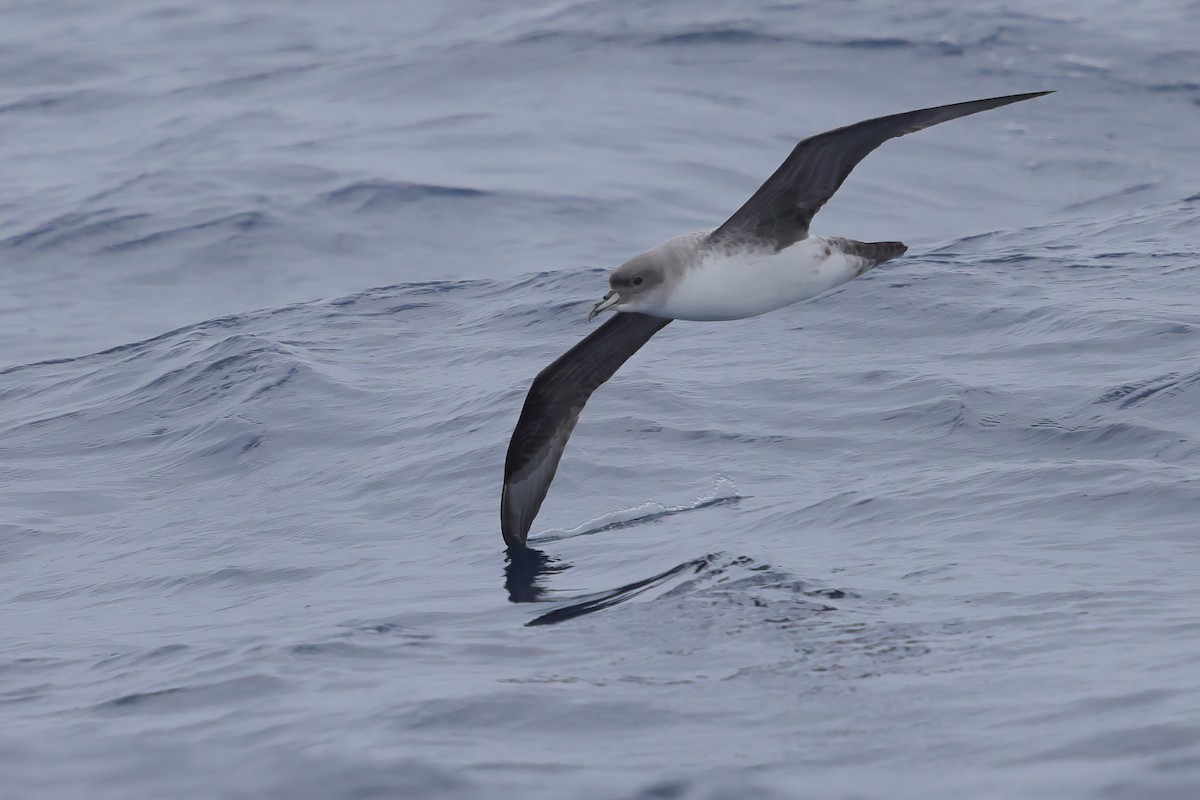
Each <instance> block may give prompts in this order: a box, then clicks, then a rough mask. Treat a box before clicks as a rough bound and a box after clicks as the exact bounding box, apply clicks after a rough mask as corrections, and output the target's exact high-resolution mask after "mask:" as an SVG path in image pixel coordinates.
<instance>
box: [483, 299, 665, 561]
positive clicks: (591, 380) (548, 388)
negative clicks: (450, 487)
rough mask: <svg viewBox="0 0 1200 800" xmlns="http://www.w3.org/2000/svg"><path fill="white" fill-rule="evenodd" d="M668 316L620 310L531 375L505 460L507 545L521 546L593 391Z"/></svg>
mask: <svg viewBox="0 0 1200 800" xmlns="http://www.w3.org/2000/svg"><path fill="white" fill-rule="evenodd" d="M670 321H671V320H669V319H662V318H660V317H651V316H647V315H646V314H637V313H630V312H622V313H618V314H616V315H614V316H613V317H612V319H610V320H608V322H605V323H604V324H603V325H601V326H600V327H599V328H598V329H596V330H595V331H593V332H592V333H591V334H589V335H588V336H587V337H586V338H584V339H583V340H582V341H580V342H579V343H578V344H576V345H575V346H574V347H572V348H571V349H570V350H568V351H567V352H566V353H564V354H563V355H561V356H559V358H558V359H557V360H556V361H555V362H554V363H553V364H551V365H550V366H548V367H546V368H545V369H543V370H542V371H541V372H539V373H538V376H537V377H536V378H534V381H533V385H532V386H530V387H529V394H528V395H526V397H525V405H524V407H523V408H522V409H521V418H520V419H519V420H517V427H516V430H514V431H513V435H512V441H510V442H509V444H508V457H507V458H505V460H504V489H503V491H502V492H501V495H500V531H501V532H502V533H503V534H504V542H505V544H507V545H508V546H509V547H510V548H521V547H524V546H525V537H526V536H528V535H529V526H530V525H532V524H533V518H534V517H536V516H537V513H538V509H540V508H541V507H542V501H543V500H545V499H546V492H547V491H548V490H549V489H550V482H551V481H552V480H554V472H555V470H557V469H558V461H559V459H561V458H562V454H563V449H564V448H565V447H566V446H567V439H568V438H569V437H570V435H571V431H572V430H573V429H574V428H575V423H576V422H577V421H578V420H579V413H580V412H581V411H583V406H584V404H585V403H586V402H587V401H588V398H589V397H591V396H592V392H594V391H596V389H598V388H599V387H600V384H602V383H604V382H605V381H606V380H608V379H609V378H611V377H612V376H613V374H614V373H615V372H616V371H617V370H618V369H620V367H621V365H622V364H624V363H625V362H626V361H628V360H629V357H630V356H632V355H633V354H634V353H636V352H637V351H638V349H639V348H640V347H641V346H642V345H644V344H645V343H646V342H648V341H650V337H651V336H653V335H654V334H656V333H658V332H659V331H660V330H662V329H663V328H664V327H666V325H667V324H668V323H669V322H670Z"/></svg>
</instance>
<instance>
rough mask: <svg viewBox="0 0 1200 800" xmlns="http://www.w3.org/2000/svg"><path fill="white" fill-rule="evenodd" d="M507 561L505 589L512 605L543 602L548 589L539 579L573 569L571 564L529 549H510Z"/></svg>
mask: <svg viewBox="0 0 1200 800" xmlns="http://www.w3.org/2000/svg"><path fill="white" fill-rule="evenodd" d="M505 560H506V561H507V562H508V563H507V564H505V565H504V588H505V589H506V590H507V591H508V599H509V602H512V603H536V602H538V601H539V600H542V599H543V598H542V596H543V595H544V594H545V593H546V588H545V587H544V586H541V585H540V584H539V579H541V578H542V576H543V575H554V574H555V573H559V572H563V571H564V570H568V569H570V568H571V565H570V564H567V563H565V562H563V561H559V560H558V559H556V558H551V557H550V556H548V555H546V554H545V553H543V552H542V551H541V550H534V549H533V548H529V547H523V548H521V549H516V548H509V551H508V555H507V557H506V559H505Z"/></svg>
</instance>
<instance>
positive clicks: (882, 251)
mask: <svg viewBox="0 0 1200 800" xmlns="http://www.w3.org/2000/svg"><path fill="white" fill-rule="evenodd" d="M829 243H830V244H832V245H833V246H834V247H836V248H837V249H838V250H841V251H842V252H843V253H845V254H846V255H848V256H856V257H858V258H862V259H866V261H868V262H869V263H868V264H867V265H866V268H865V269H864V270H863V272H866V271H867V270H868V269H870V268H871V267H875V266H878V265H880V264H882V263H883V262H885V261H890V260H891V259H893V258H895V257H896V256H902V255H904V254H905V252H907V251H908V246H907V245H906V244H904V242H856V241H854V240H853V239H842V238H830V239H829Z"/></svg>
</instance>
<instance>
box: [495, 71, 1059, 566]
mask: <svg viewBox="0 0 1200 800" xmlns="http://www.w3.org/2000/svg"><path fill="white" fill-rule="evenodd" d="M1045 94H1050V93H1049V92H1032V93H1030V94H1014V95H1008V96H1006V97H993V98H990V99H987V100H974V101H971V102H969V103H955V104H953V105H948V106H938V107H937V108H925V109H921V110H919V111H909V112H908V113H905V114H893V115H891V116H888V117H879V118H878V119H870V120H867V121H865V122H859V123H856V124H854V125H847V126H846V127H844V128H838V129H836V130H832V131H827V132H825V133H821V134H818V135H816V136H812V137H810V138H808V139H805V140H804V141H802V142H800V143H799V144H798V145H796V148H795V149H794V150H792V153H791V155H789V156H788V157H787V160H786V161H784V162H783V164H782V165H781V166H780V167H779V169H777V170H775V174H773V175H772V176H771V177H770V178H767V181H766V183H764V184H763V185H762V186H761V187H759V189H758V191H757V192H755V193H754V195H753V196H752V197H751V198H750V199H749V200H747V201H746V204H745V205H743V206H742V207H741V208H739V209H738V210H737V211H736V212H734V215H733V216H732V217H730V218H729V219H728V220H726V221H725V223H724V224H723V225H721V226H720V227H719V228H715V229H713V230H711V231H698V232H696V233H686V234H684V235H682V236H677V237H675V238H674V239H669V240H667V241H665V242H663V243H662V244H660V245H658V246H656V247H653V248H651V249H650V250H647V251H646V252H644V253H642V254H640V255H636V256H634V257H633V258H631V259H629V260H628V261H626V262H625V263H624V264H622V265H621V266H619V267H617V268H616V269H615V270H613V272H612V274H611V275H610V276H609V279H608V283H609V287H610V291H609V292H608V294H606V295H604V299H602V300H601V301H600V302H599V303H597V304H596V305H595V307H594V308H593V309H592V311H591V313H590V314H588V319H589V320H590V319H591V318H592V317H594V316H595V315H597V314H599V313H601V312H603V311H606V310H608V309H610V308H611V309H615V310H616V312H617V313H615V314H614V315H613V317H612V318H611V319H609V320H608V321H607V322H605V323H604V324H603V325H601V326H600V327H599V328H597V329H596V330H595V331H593V332H592V333H591V334H589V335H588V336H587V337H585V338H584V339H583V340H582V341H580V342H579V343H578V344H576V345H575V346H574V347H572V348H571V349H570V350H568V351H567V352H566V353H564V354H563V355H562V356H561V357H559V358H558V359H557V360H556V361H555V362H554V363H553V364H551V365H550V366H548V367H546V368H545V369H543V370H542V371H541V372H540V373H538V376H537V378H535V379H534V381H533V385H532V386H530V388H529V394H528V395H527V396H526V398H525V405H524V407H523V408H522V409H521V417H520V419H519V420H518V421H517V427H516V430H514V431H513V436H512V441H511V442H510V443H509V445H508V456H507V458H506V459H505V462H504V489H503V491H502V493H501V496H500V530H501V532H502V533H503V534H504V542H505V544H507V545H508V547H509V549H513V550H519V549H522V548H524V547H525V539H526V537H527V536H528V534H529V527H530V525H532V524H533V519H534V517H535V516H537V513H538V509H540V508H541V506H542V501H543V500H544V499H545V497H546V492H547V491H548V490H549V488H550V482H551V481H552V480H553V479H554V472H555V470H556V469H558V462H559V459H560V458H562V454H563V448H565V447H566V445H567V438H568V437H569V436H570V435H571V430H572V429H573V428H574V427H575V423H576V421H577V420H578V419H579V413H580V412H581V411H582V410H583V406H584V404H585V403H586V402H587V400H588V398H589V397H591V395H592V392H594V391H596V389H597V388H598V387H599V386H600V384H602V383H604V382H605V381H607V380H608V379H609V378H611V377H612V376H613V373H615V372H616V371H617V370H618V369H619V368H620V366H621V365H622V364H624V363H625V362H626V361H627V360H628V359H629V357H630V356H632V355H633V354H634V353H636V352H637V351H638V348H640V347H641V346H642V345H644V344H645V343H646V342H647V341H649V340H650V337H651V336H653V335H654V334H656V333H658V332H659V331H660V330H662V329H663V328H664V327H665V326H666V325H667V324H669V323H670V322H671V320H673V319H685V320H705V321H708V320H725V319H742V318H744V317H753V316H756V315H758V314H764V313H766V312H768V311H773V310H775V309H777V308H782V307H784V306H789V305H791V304H793V303H798V302H800V301H801V300H808V299H810V298H813V297H816V296H817V295H819V294H822V293H824V292H827V291H829V290H830V289H832V288H834V287H835V286H840V285H841V284H843V283H845V282H846V281H849V280H851V279H853V278H857V277H858V276H859V275H862V274H863V273H864V272H866V271H867V270H869V269H871V268H872V267H874V266H876V265H878V264H882V263H883V262H885V261H887V260H888V259H891V258H895V257H896V256H898V255H901V254H902V253H904V251H905V250H906V249H907V248H906V247H905V246H904V245H903V244H902V243H900V242H869V243H868V242H856V241H854V240H853V239H843V238H838V237H829V238H824V239H823V238H819V237H816V236H809V235H808V226H809V223H810V222H811V221H812V218H813V215H815V214H816V213H817V211H819V210H820V208H821V206H823V205H825V203H826V202H828V200H829V198H831V197H833V194H834V192H836V191H837V190H838V187H840V186H841V185H842V182H843V181H845V180H846V176H848V175H849V174H850V171H851V170H852V169H854V167H855V166H856V165H857V164H858V162H860V161H862V160H863V159H864V158H865V157H866V156H867V154H868V153H870V152H871V151H872V150H874V149H875V148H876V147H879V145H881V144H883V143H884V142H886V141H887V140H888V139H894V138H896V137H898V136H904V135H905V134H908V133H913V132H914V131H919V130H923V129H924V128H928V127H930V126H932V125H937V124H939V123H942V122H946V121H948V120H952V119H958V118H959V117H965V116H967V115H969V114H976V113H978V112H980V111H987V110H989V109H992V108H999V107H1000V106H1006V105H1008V104H1009V103H1017V102H1020V101H1022V100H1029V99H1031V98H1034V97H1040V96H1042V95H1045Z"/></svg>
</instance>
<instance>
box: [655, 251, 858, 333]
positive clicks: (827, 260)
mask: <svg viewBox="0 0 1200 800" xmlns="http://www.w3.org/2000/svg"><path fill="white" fill-rule="evenodd" d="M869 266H870V262H869V261H867V260H866V259H864V258H859V257H858V256H850V255H846V254H845V253H842V252H841V251H840V250H839V249H838V248H837V247H836V246H834V245H832V244H830V243H829V242H828V241H826V240H825V239H819V238H816V237H812V238H808V239H805V240H803V241H800V242H797V243H796V244H794V245H792V246H791V247H789V248H787V249H785V250H782V251H779V252H775V251H773V250H766V249H763V250H740V251H734V252H732V253H731V252H723V251H719V250H718V251H711V252H709V253H707V254H705V255H704V256H703V257H702V258H701V260H700V262H699V263H697V264H696V265H695V266H694V267H692V268H691V269H689V270H688V271H687V272H686V273H684V275H683V276H682V279H681V280H680V281H679V282H678V283H677V284H675V286H673V287H672V290H671V291H670V292H667V293H664V295H663V296H662V297H661V298H658V302H657V303H656V304H655V305H656V306H657V307H656V308H655V309H653V310H651V309H646V310H647V311H648V312H650V313H654V314H657V315H659V316H664V317H671V318H673V319H689V320H702V321H710V320H724V319H742V318H744V317H753V316H757V315H759V314H765V313H766V312H768V311H774V310H775V309H777V308H783V307H784V306H789V305H791V304H792V303H798V302H800V301H801V300H808V299H810V298H813V297H816V296H817V295H819V294H822V293H824V292H827V291H829V290H830V289H832V288H834V287H835V286H841V285H842V284H843V283H846V282H847V281H849V280H852V279H854V278H856V277H858V276H859V275H861V274H862V273H863V272H865V271H866V270H867V268H868V267H869Z"/></svg>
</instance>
